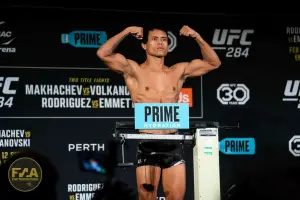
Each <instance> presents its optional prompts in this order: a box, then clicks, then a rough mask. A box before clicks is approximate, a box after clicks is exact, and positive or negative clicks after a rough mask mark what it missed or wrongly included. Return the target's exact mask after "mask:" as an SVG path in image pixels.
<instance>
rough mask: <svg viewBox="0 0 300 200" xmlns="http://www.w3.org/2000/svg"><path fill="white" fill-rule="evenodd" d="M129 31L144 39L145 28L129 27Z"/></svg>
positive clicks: (139, 38)
mask: <svg viewBox="0 0 300 200" xmlns="http://www.w3.org/2000/svg"><path fill="white" fill-rule="evenodd" d="M128 31H129V33H130V34H131V35H133V36H134V37H136V38H137V39H138V40H141V39H143V28H142V27H138V26H131V27H128Z"/></svg>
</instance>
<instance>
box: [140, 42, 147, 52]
mask: <svg viewBox="0 0 300 200" xmlns="http://www.w3.org/2000/svg"><path fill="white" fill-rule="evenodd" d="M141 45H142V48H143V49H144V50H146V44H144V43H143V42H142V44H141Z"/></svg>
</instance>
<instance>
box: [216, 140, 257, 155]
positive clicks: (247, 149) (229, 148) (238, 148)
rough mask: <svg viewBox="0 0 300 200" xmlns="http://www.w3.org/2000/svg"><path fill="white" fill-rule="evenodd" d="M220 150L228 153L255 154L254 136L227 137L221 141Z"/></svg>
mask: <svg viewBox="0 0 300 200" xmlns="http://www.w3.org/2000/svg"><path fill="white" fill-rule="evenodd" d="M220 151H221V152H222V153H224V154H227V155H254V154H255V140H254V138H225V139H223V140H221V141H220Z"/></svg>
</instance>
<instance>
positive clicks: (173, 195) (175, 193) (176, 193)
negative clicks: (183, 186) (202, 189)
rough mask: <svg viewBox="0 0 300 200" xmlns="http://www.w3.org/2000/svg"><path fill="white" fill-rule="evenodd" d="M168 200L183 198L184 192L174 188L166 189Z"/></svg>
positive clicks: (181, 199)
mask: <svg viewBox="0 0 300 200" xmlns="http://www.w3.org/2000/svg"><path fill="white" fill-rule="evenodd" d="M165 196H166V200H183V199H184V192H182V191H180V190H178V189H174V190H170V191H165Z"/></svg>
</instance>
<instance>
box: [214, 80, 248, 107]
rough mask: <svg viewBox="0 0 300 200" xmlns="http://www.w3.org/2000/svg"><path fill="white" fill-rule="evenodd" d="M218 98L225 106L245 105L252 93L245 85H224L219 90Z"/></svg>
mask: <svg viewBox="0 0 300 200" xmlns="http://www.w3.org/2000/svg"><path fill="white" fill-rule="evenodd" d="M217 98H218V100H219V101H220V102H221V103H222V104H223V105H245V104H246V103H247V101H248V100H249V99H250V91H249V89H248V88H247V86H246V85H245V84H229V83H224V84H222V85H221V86H220V87H219V88H218V89H217Z"/></svg>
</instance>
